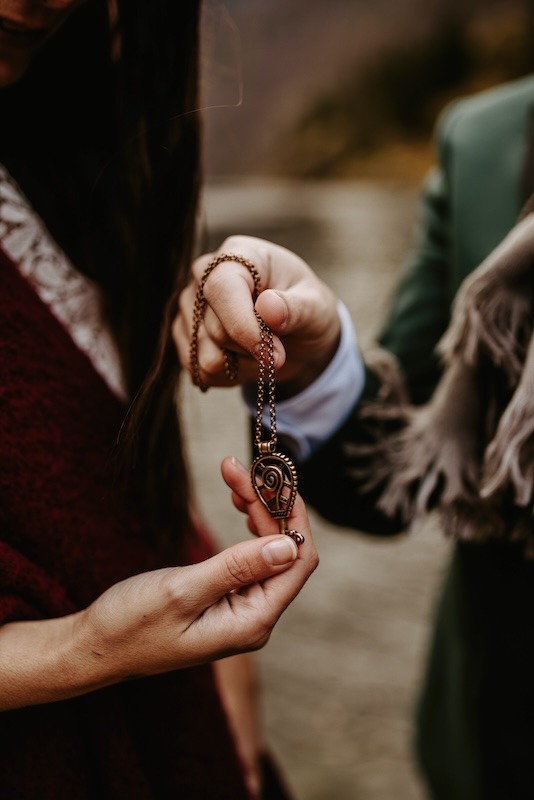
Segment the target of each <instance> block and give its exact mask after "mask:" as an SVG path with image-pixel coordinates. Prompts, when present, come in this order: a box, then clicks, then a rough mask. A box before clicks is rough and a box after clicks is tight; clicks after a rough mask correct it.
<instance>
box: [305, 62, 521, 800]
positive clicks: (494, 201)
mask: <svg viewBox="0 0 534 800" xmlns="http://www.w3.org/2000/svg"><path fill="white" fill-rule="evenodd" d="M533 110H534V78H531V77H528V78H525V79H522V80H520V81H517V82H515V83H511V84H508V85H506V86H503V87H499V88H498V89H493V90H490V91H487V92H484V93H482V94H480V95H478V96H476V97H474V98H469V99H465V100H461V101H459V102H457V103H455V104H453V105H452V106H451V107H450V108H449V109H447V110H446V112H445V113H444V114H443V116H442V118H441V120H440V122H439V124H438V126H437V137H436V139H437V151H438V165H437V167H436V168H435V169H434V170H433V171H432V173H431V174H430V175H429V177H428V180H427V181H426V184H425V186H424V191H423V194H422V202H421V209H420V217H419V226H418V234H417V237H416V243H415V247H414V252H413V254H412V255H411V257H410V258H409V260H408V262H407V264H406V266H405V269H404V272H403V276H402V279H401V281H400V285H399V288H398V291H397V293H396V296H395V299H394V301H393V304H392V308H391V311H390V314H389V317H388V320H387V323H386V326H385V329H384V333H383V336H382V339H381V342H382V344H383V345H384V346H385V347H387V348H388V349H389V350H391V351H392V352H393V353H395V355H396V356H397V357H398V359H399V360H400V363H401V366H402V368H403V371H404V375H405V378H406V382H407V386H408V388H409V391H410V394H411V397H412V399H413V401H414V402H424V401H425V400H426V399H428V397H429V395H430V394H431V393H432V390H433V388H434V386H435V384H436V381H437V379H438V377H439V365H438V362H437V359H436V356H435V353H434V347H435V345H436V343H437V342H438V340H439V338H440V337H441V335H442V334H443V332H444V331H445V329H446V327H447V325H448V322H449V317H450V307H451V302H452V300H453V298H454V295H455V293H456V291H457V289H458V286H459V285H460V283H461V282H462V280H463V279H464V278H465V277H466V275H468V274H469V273H470V272H471V271H472V270H473V269H474V268H475V267H477V266H478V265H479V264H480V262H481V261H483V259H484V258H485V257H486V256H487V255H488V253H489V252H490V251H491V250H492V249H493V248H494V247H495V246H496V245H497V244H498V243H499V242H500V241H501V240H502V239H503V237H504V236H505V235H506V234H507V233H508V231H509V230H510V229H511V228H512V227H513V226H514V224H515V222H516V220H517V217H518V215H519V212H520V209H521V206H522V204H523V200H524V198H525V191H526V190H527V189H528V188H530V190H533V189H534V186H530V187H525V185H524V183H525V181H524V178H525V166H526V163H528V161H529V159H530V158H531V156H530V155H529V145H528V143H529V140H530V138H531V137H530V134H531V132H532V131H531V121H532V119H534V115H533ZM527 172H528V170H527ZM374 389H375V381H374V380H373V378H372V376H371V375H370V376H369V379H368V383H367V386H366V390H365V395H366V396H367V397H369V396H370V395H372V393H373V391H374ZM357 411H358V409H357V408H356V409H355V410H354V413H353V414H352V415H351V417H350V418H349V419H348V420H347V422H345V424H344V425H343V426H342V428H341V429H340V430H339V431H338V432H337V433H336V434H335V435H334V436H333V437H332V439H331V440H330V441H329V442H327V443H325V445H324V447H322V448H321V450H320V451H319V452H318V453H316V454H315V455H314V456H313V457H312V458H311V459H310V460H309V461H308V462H307V463H306V464H303V465H301V468H300V472H301V475H302V480H301V485H302V490H303V494H304V495H305V496H307V497H308V498H309V501H310V503H311V504H312V505H313V504H315V505H316V507H317V508H318V510H319V511H320V512H321V513H323V514H324V515H325V516H327V517H329V518H330V519H332V520H333V521H334V522H337V523H339V524H342V525H347V526H351V527H354V528H358V529H359V530H367V531H370V532H373V533H375V534H379V535H389V534H392V533H395V532H397V531H398V530H399V527H400V526H399V523H398V521H396V520H393V521H391V520H386V519H384V518H383V517H381V515H380V514H378V513H377V512H376V509H374V508H373V505H372V499H373V498H371V499H367V500H365V499H362V497H361V496H358V494H357V486H356V485H355V483H356V482H355V479H354V478H352V477H351V475H350V469H349V466H348V461H347V458H346V455H345V450H344V445H345V444H346V443H347V442H351V441H362V438H364V436H365V434H364V433H363V432H362V429H361V423H360V421H359V420H358V416H357ZM458 413H461V409H458ZM324 496H326V497H327V503H326V504H325V505H324V506H323V505H321V500H320V498H321V497H324ZM318 498H319V502H318V503H317V499H318ZM332 509H334V513H332ZM533 524H534V523H533ZM533 611H534V564H532V563H531V562H526V561H525V559H524V556H523V554H522V551H521V550H520V549H519V548H518V547H516V546H515V545H509V544H505V543H502V542H493V543H490V544H475V543H458V544H457V545H456V546H455V550H454V555H453V558H452V563H451V565H450V568H449V571H448V575H447V578H446V581H445V585H444V588H443V593H442V596H441V600H440V602H439V606H438V609H437V615H436V624H435V631H434V636H433V642H432V645H431V648H430V654H429V659H428V669H427V674H426V678H425V681H424V685H423V688H422V694H421V698H420V702H419V704H418V709H417V742H416V748H417V753H418V758H419V762H420V765H421V769H422V771H423V774H424V776H425V779H426V781H427V784H428V786H429V790H430V794H431V797H433V798H435V800H494V799H495V800H522V798H525V800H526V798H529V800H532V798H534V768H533V767H532V759H533V758H534V620H533V613H532V612H533Z"/></svg>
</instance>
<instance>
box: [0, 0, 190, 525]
mask: <svg viewBox="0 0 534 800" xmlns="http://www.w3.org/2000/svg"><path fill="white" fill-rule="evenodd" d="M200 5H201V0H180V2H177V0H116V2H115V3H114V4H113V8H114V12H113V14H112V15H111V17H110V13H109V8H108V0H88V2H86V3H85V4H84V5H83V6H82V7H80V8H79V9H78V10H77V11H76V12H75V13H73V14H72V16H71V17H70V18H69V20H68V21H67V22H66V23H65V25H64V26H63V28H62V29H61V30H60V31H59V32H58V33H57V34H56V36H55V37H54V39H53V41H52V42H50V43H49V44H48V46H47V47H46V48H45V49H44V50H43V52H42V53H41V54H40V55H39V57H38V59H36V62H35V64H34V65H32V67H31V68H30V70H29V71H28V73H27V75H26V76H25V77H24V78H23V79H22V80H21V81H19V82H18V83H17V84H16V85H15V86H13V87H12V88H9V89H6V90H3V91H2V95H1V101H2V110H3V114H2V126H1V129H0V161H1V162H2V163H4V164H5V166H6V167H7V168H8V170H9V171H10V172H11V174H12V175H13V176H14V177H15V179H16V180H17V181H18V182H19V184H20V185H21V187H22V189H23V190H24V192H25V193H26V195H27V196H28V197H29V199H30V201H31V202H32V204H33V206H34V208H35V209H36V211H37V212H38V213H39V214H40V216H41V217H42V218H43V219H44V221H45V222H46V224H47V226H48V228H49V230H50V231H51V233H52V235H53V236H54V238H55V239H56V240H57V241H58V243H59V244H60V245H61V246H62V247H63V249H64V250H65V251H66V253H67V254H68V255H69V257H70V258H71V260H72V261H73V263H74V264H75V265H76V266H77V268H79V269H80V270H82V271H83V272H85V273H86V274H87V275H88V276H90V277H91V278H92V279H94V280H96V281H97V282H98V283H99V284H100V286H101V287H102V289H103V293H104V297H105V299H106V312H107V314H108V317H109V320H110V323H111V325H112V327H113V329H114V330H115V333H116V336H117V340H118V342H119V347H120V352H121V356H122V362H123V367H124V371H125V375H126V379H127V384H128V389H129V392H130V395H131V397H132V398H133V399H134V402H133V405H132V407H131V409H130V412H129V415H128V420H127V425H126V426H125V430H126V431H127V435H126V444H125V445H124V446H125V448H126V449H127V450H128V451H129V453H130V456H132V458H131V460H130V462H129V463H130V467H129V473H130V477H131V473H132V471H133V473H134V474H135V476H136V480H137V479H138V478H139V479H140V483H141V484H142V486H143V487H144V493H145V496H146V500H147V503H148V506H149V508H150V510H151V513H152V515H153V518H154V520H155V522H156V525H157V527H158V528H159V529H160V530H163V531H169V530H171V529H172V530H173V531H175V532H179V531H184V530H185V529H186V528H187V521H188V512H187V497H188V486H187V477H186V470H185V468H184V463H183V455H182V449H181V446H180V435H179V426H178V420H177V415H176V412H175V407H174V392H175V386H176V378H177V372H178V364H177V359H176V356H175V354H174V350H173V347H172V344H171V341H170V336H169V330H168V327H169V317H170V315H171V313H172V311H171V309H172V302H173V300H172V298H173V297H174V296H175V294H176V292H177V291H178V290H179V289H180V287H181V286H183V285H184V283H185V281H186V279H187V275H188V267H189V264H190V261H191V255H192V248H193V236H194V228H195V217H196V209H197V200H198V189H199V180H200V178H199V172H200V167H199V161H200V157H199V149H200V148H199V114H198V113H196V110H197V108H198V101H197V84H198V28H199V15H200Z"/></svg>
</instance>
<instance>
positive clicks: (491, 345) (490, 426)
mask: <svg viewBox="0 0 534 800" xmlns="http://www.w3.org/2000/svg"><path fill="white" fill-rule="evenodd" d="M533 208H534V202H533V201H532V199H531V200H530V201H529V203H528V204H527V206H526V208H525V211H524V212H523V214H522V217H521V219H520V221H519V223H518V224H517V225H516V227H515V228H514V229H513V230H512V231H511V232H510V233H509V235H508V236H507V237H506V238H505V239H504V240H503V242H502V243H501V244H500V245H499V246H498V247H497V248H496V249H495V250H494V251H493V252H492V253H491V254H490V255H489V256H488V257H487V258H486V259H485V261H484V262H483V263H482V264H481V265H480V266H479V267H478V269H477V270H475V271H474V272H473V273H472V274H471V275H470V276H469V277H468V278H467V279H466V280H465V281H464V283H463V284H462V286H461V288H460V290H459V292H458V295H457V298H456V301H455V303H454V307H453V314H452V320H451V323H450V325H449V327H448V329H447V331H446V333H445V335H444V336H443V338H442V339H441V341H440V343H439V345H438V351H439V353H440V355H441V357H442V359H443V363H444V367H445V369H444V373H443V377H442V379H441V381H440V382H439V384H438V386H437V388H436V391H435V392H434V395H433V396H432V398H431V400H430V401H429V402H428V403H427V404H426V405H424V406H420V407H415V406H413V405H410V404H409V403H408V402H407V400H406V396H405V393H404V392H403V389H402V376H401V373H400V370H399V368H398V366H397V365H396V362H395V361H394V359H393V357H391V356H389V355H388V354H384V353H383V352H382V353H380V357H379V358H378V360H377V359H374V363H371V364H370V366H371V368H373V369H374V370H375V372H376V373H377V374H378V376H379V377H380V379H381V381H382V389H381V392H380V394H379V398H378V400H377V401H375V402H373V403H368V404H365V405H362V408H361V412H360V416H361V419H362V421H363V422H364V424H365V425H366V427H368V428H369V430H370V431H371V433H372V439H373V441H372V443H371V444H370V445H348V446H347V447H348V449H349V450H350V451H351V452H350V455H351V456H355V457H356V458H357V459H358V461H360V459H362V457H364V458H365V461H366V466H365V467H364V468H361V469H359V470H357V474H358V477H359V478H360V479H361V478H363V485H362V491H363V492H366V491H370V490H376V488H377V487H379V486H380V487H382V492H381V495H380V498H379V501H378V505H379V508H380V509H381V510H382V511H383V512H385V513H386V514H387V515H388V516H392V517H393V516H397V515H400V516H401V517H402V519H403V521H404V523H405V524H406V526H407V527H413V526H414V525H416V524H417V522H418V521H419V520H420V519H421V517H422V515H423V514H424V513H425V512H427V511H428V510H430V509H432V508H438V509H439V510H440V512H441V514H442V515H443V518H444V521H445V525H446V528H447V530H448V531H450V532H451V533H453V534H454V535H456V536H458V537H459V538H460V539H467V540H487V539H490V538H501V539H503V538H504V539H509V540H513V541H516V540H520V541H522V542H523V543H524V545H525V553H526V555H527V557H530V558H533V557H534V517H533V510H534V334H533V319H534V213H533V210H532V209H533Z"/></svg>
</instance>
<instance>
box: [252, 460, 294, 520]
mask: <svg viewBox="0 0 534 800" xmlns="http://www.w3.org/2000/svg"><path fill="white" fill-rule="evenodd" d="M250 477H251V480H252V485H253V487H254V489H255V490H256V494H257V495H258V497H259V499H260V500H261V502H262V503H263V505H264V506H265V508H266V509H267V511H268V512H269V514H270V515H271V516H272V517H274V519H278V520H279V521H280V522H281V523H282V525H285V522H284V520H285V519H286V518H287V517H288V516H289V514H290V513H291V511H292V509H293V504H294V502H295V497H296V494H297V470H296V469H295V465H294V464H293V462H292V461H291V459H290V458H288V457H287V456H286V455H284V454H283V453H269V454H266V455H260V456H258V457H257V458H256V460H255V461H254V463H253V464H252V467H251V468H250ZM282 532H283V531H282Z"/></svg>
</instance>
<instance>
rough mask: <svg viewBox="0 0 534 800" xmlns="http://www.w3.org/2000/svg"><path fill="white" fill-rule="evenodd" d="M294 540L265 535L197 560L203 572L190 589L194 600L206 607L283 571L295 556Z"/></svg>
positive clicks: (197, 566) (198, 566)
mask: <svg viewBox="0 0 534 800" xmlns="http://www.w3.org/2000/svg"><path fill="white" fill-rule="evenodd" d="M297 555H298V549H297V545H296V544H295V542H294V541H293V540H292V539H291V538H289V537H288V536H285V535H284V534H275V535H271V536H265V537H263V538H261V539H253V540H250V541H246V542H240V543H239V544H236V545H233V546H232V547H228V548H227V549H226V550H223V551H222V553H219V554H218V555H216V556H213V557H212V558H209V559H207V561H204V562H202V563H201V564H197V565H196V567H195V569H197V570H198V571H199V572H202V573H203V574H202V576H200V575H198V579H197V580H196V581H195V582H194V586H193V587H192V590H191V593H190V600H191V601H192V603H193V604H195V602H197V603H198V604H199V605H202V606H204V607H205V608H207V607H208V606H211V605H213V604H214V603H216V602H217V601H218V600H220V599H221V597H224V596H225V595H227V594H229V593H230V592H238V591H240V590H241V589H244V588H245V587H246V586H251V585H253V584H255V583H260V582H261V581H264V580H266V579H267V578H270V577H272V576H273V575H278V574H279V573H280V572H284V571H285V570H286V569H287V568H288V567H289V566H291V564H292V563H293V562H294V561H295V560H296V558H297Z"/></svg>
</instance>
